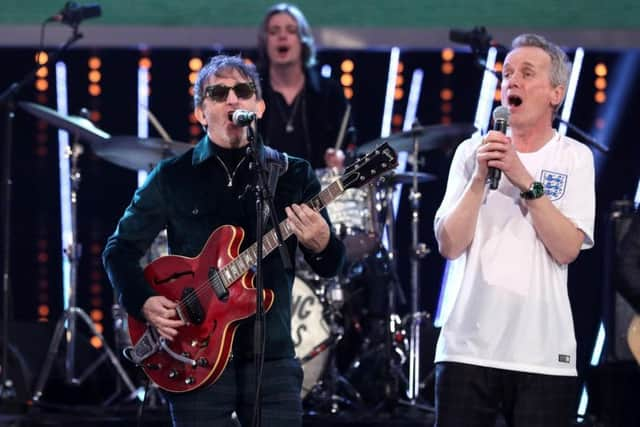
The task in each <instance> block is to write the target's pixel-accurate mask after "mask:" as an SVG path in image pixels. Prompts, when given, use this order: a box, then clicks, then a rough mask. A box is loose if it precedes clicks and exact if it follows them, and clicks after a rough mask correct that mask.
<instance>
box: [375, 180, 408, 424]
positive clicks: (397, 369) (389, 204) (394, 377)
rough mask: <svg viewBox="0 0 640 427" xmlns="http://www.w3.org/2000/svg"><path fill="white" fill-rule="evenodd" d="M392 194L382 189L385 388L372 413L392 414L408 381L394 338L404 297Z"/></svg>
mask: <svg viewBox="0 0 640 427" xmlns="http://www.w3.org/2000/svg"><path fill="white" fill-rule="evenodd" d="M394 192H395V186H394V185H393V184H390V183H387V184H386V189H385V198H386V215H385V224H384V225H385V226H386V231H387V241H388V249H387V253H386V256H387V258H388V261H389V276H390V277H389V280H388V282H387V313H386V318H385V325H384V342H383V349H384V353H385V357H384V360H385V361H386V364H385V371H384V374H383V375H384V376H385V377H386V378H385V386H384V388H385V389H384V399H383V401H382V402H380V403H379V404H378V405H377V406H376V408H375V410H374V411H375V412H380V411H386V412H392V411H393V410H394V409H395V407H396V404H397V403H398V402H400V399H399V392H400V384H401V383H403V384H406V383H407V378H406V376H405V375H404V373H403V372H402V365H403V364H404V363H405V362H406V355H405V354H404V351H403V350H402V349H401V348H399V346H398V342H397V339H396V338H397V334H398V333H400V331H399V330H398V327H399V326H400V324H401V321H400V319H399V317H398V315H397V314H396V299H397V300H398V301H399V302H400V304H401V305H404V304H406V297H405V295H404V292H403V290H402V288H401V286H400V280H399V278H398V275H397V263H396V258H397V252H396V249H395V247H396V244H395V238H396V236H395V219H394V208H393V195H394Z"/></svg>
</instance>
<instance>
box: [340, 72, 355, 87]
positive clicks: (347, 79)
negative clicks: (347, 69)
mask: <svg viewBox="0 0 640 427" xmlns="http://www.w3.org/2000/svg"><path fill="white" fill-rule="evenodd" d="M340 83H341V84H342V86H344V87H350V86H352V85H353V76H352V75H351V74H343V75H342V76H340Z"/></svg>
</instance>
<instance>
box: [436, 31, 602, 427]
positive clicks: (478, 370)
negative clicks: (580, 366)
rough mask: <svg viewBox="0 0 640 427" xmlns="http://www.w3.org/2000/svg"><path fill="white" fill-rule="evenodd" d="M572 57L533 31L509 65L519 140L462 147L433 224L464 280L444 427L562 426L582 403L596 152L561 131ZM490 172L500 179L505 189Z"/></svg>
mask: <svg viewBox="0 0 640 427" xmlns="http://www.w3.org/2000/svg"><path fill="white" fill-rule="evenodd" d="M568 80H569V65H568V63H567V56H566V55H565V53H564V52H563V51H562V50H561V49H560V48H559V47H558V46H556V45H554V44H552V43H550V42H548V41H547V40H545V39H544V38H542V37H540V36H537V35H532V34H524V35H521V36H519V37H517V38H516V39H515V40H514V41H513V43H512V50H511V51H510V52H509V54H508V55H507V57H506V58H505V61H504V66H503V79H502V86H501V91H502V105H503V106H505V107H507V108H508V110H509V113H510V114H509V128H510V129H509V132H507V134H506V135H505V134H503V133H501V132H498V131H490V132H488V133H487V134H486V135H485V136H484V137H478V138H471V139H468V140H467V141H465V142H463V143H462V144H461V145H460V146H459V147H458V149H457V150H456V153H455V156H454V158H453V162H452V164H451V170H450V173H449V180H448V183H447V190H446V193H445V196H444V200H443V201H442V204H441V206H440V208H439V209H438V211H437V213H436V217H435V224H434V226H435V233H436V238H437V240H438V245H439V250H440V253H441V254H442V255H443V256H444V257H446V258H448V259H450V260H452V265H451V268H452V269H454V270H455V271H456V272H459V273H460V274H456V275H454V276H455V277H457V282H456V283H450V286H455V287H456V288H457V289H458V293H457V296H456V299H455V302H454V303H453V305H452V307H451V310H450V312H449V313H446V314H445V315H446V318H445V322H444V324H443V327H442V331H441V334H440V338H439V339H438V345H437V348H436V360H435V361H436V363H437V364H436V427H449V426H456V427H458V426H470V425H473V426H494V425H495V420H496V417H497V416H498V413H500V412H502V414H503V415H504V417H505V419H506V420H507V423H508V424H509V425H510V426H512V425H515V426H518V427H525V426H526V427H529V426H544V427H553V426H558V427H560V426H562V427H565V426H567V425H568V423H569V419H570V417H571V415H572V413H575V409H576V405H575V403H576V402H577V399H576V397H577V393H576V391H577V384H576V375H577V372H576V367H575V366H576V340H575V335H574V329H573V319H572V316H571V308H570V306H569V297H568V292H567V268H568V264H569V263H571V262H572V261H573V260H574V259H576V257H577V256H578V253H579V252H580V250H581V249H587V248H590V247H591V246H593V223H594V212H595V194H594V165H593V155H592V153H591V151H590V150H589V149H588V148H587V147H585V146H584V145H582V144H580V143H578V142H577V141H575V140H573V139H571V138H568V137H565V136H560V135H559V134H558V133H557V132H556V131H555V130H554V128H553V127H552V121H553V117H554V114H555V112H556V111H557V109H558V108H559V106H560V104H561V103H562V100H563V99H564V95H565V88H566V86H567V83H568ZM489 168H496V169H499V170H500V171H501V174H502V176H501V179H500V181H499V185H498V187H497V189H495V190H492V189H490V188H489V185H488V184H487V177H488V173H489Z"/></svg>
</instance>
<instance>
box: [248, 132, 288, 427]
mask: <svg viewBox="0 0 640 427" xmlns="http://www.w3.org/2000/svg"><path fill="white" fill-rule="evenodd" d="M247 140H248V141H249V148H248V149H247V152H248V154H249V155H250V156H251V157H252V159H253V160H252V162H251V165H252V169H253V170H254V173H255V176H256V178H257V179H256V183H255V187H254V191H255V194H256V243H257V245H256V274H255V276H254V285H255V288H256V317H255V321H254V331H253V334H254V335H253V336H254V359H255V368H256V395H255V401H254V414H253V422H252V426H253V427H260V425H261V421H262V408H261V400H262V396H261V386H262V371H263V367H264V351H265V325H264V324H265V319H264V317H265V312H264V307H263V302H262V301H263V296H262V293H263V289H264V282H263V272H262V253H263V242H262V240H263V237H264V224H265V220H266V218H265V214H264V202H265V200H266V201H267V207H268V210H269V218H270V219H271V222H272V223H273V227H274V229H275V232H276V236H277V238H278V246H279V252H280V256H281V257H282V262H283V264H284V268H285V269H289V270H290V269H292V268H293V267H292V266H291V261H290V258H289V254H288V251H287V248H286V246H285V245H284V241H283V239H282V234H281V232H280V227H279V226H278V224H279V223H278V221H277V216H276V211H275V206H274V204H273V189H271V188H269V182H268V180H267V178H266V177H265V173H266V168H265V161H264V160H265V159H264V152H263V149H262V144H260V143H258V142H257V141H256V138H255V132H254V129H253V126H252V125H249V126H247Z"/></svg>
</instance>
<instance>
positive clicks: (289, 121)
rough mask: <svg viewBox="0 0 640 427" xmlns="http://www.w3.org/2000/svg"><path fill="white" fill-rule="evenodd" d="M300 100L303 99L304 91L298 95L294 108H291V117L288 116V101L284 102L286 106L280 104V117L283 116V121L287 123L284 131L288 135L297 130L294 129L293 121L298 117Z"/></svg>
mask: <svg viewBox="0 0 640 427" xmlns="http://www.w3.org/2000/svg"><path fill="white" fill-rule="evenodd" d="M300 98H302V91H301V92H300V93H298V95H297V96H296V100H295V101H294V102H293V107H292V108H291V113H290V114H289V116H287V101H286V100H285V101H284V105H281V104H280V102H278V109H279V110H280V115H281V116H282V119H283V120H284V121H286V124H285V127H284V130H285V132H287V133H291V132H293V131H294V130H295V128H294V127H293V119H294V118H295V116H296V111H298V104H300ZM283 99H284V97H283Z"/></svg>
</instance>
